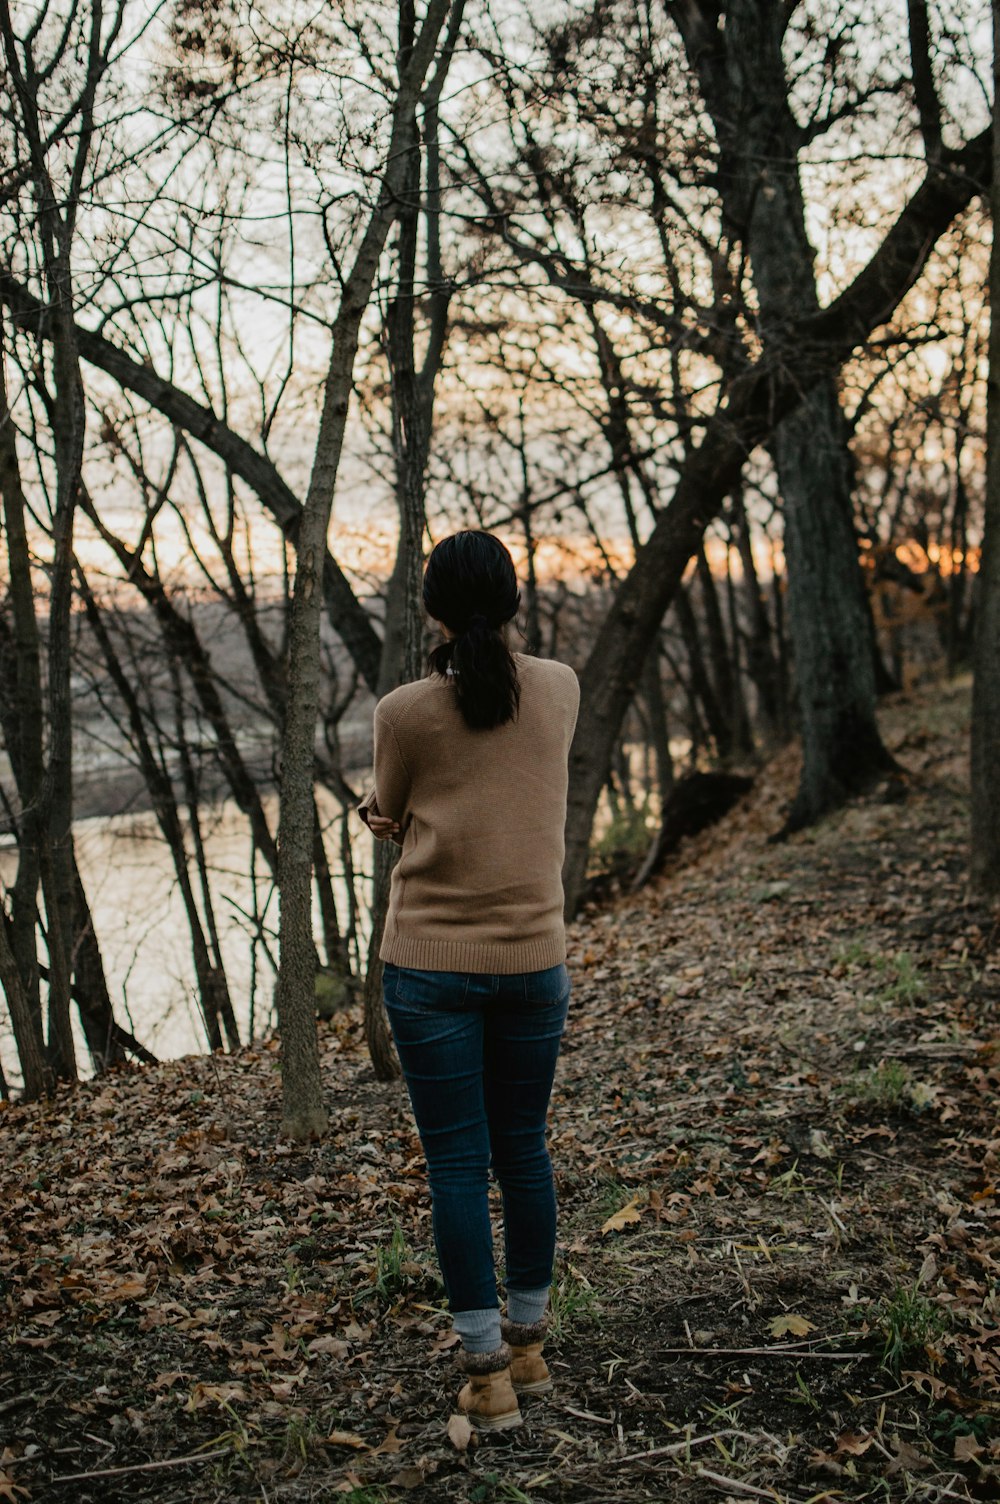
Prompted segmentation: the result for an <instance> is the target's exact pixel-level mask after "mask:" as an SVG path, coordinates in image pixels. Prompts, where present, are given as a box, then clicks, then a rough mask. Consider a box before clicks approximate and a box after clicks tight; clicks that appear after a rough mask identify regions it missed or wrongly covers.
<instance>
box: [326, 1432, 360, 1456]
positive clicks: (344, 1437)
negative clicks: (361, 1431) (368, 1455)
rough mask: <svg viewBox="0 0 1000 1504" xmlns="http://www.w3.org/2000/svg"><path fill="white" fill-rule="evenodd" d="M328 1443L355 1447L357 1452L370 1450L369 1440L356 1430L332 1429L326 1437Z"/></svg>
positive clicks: (335, 1445)
mask: <svg viewBox="0 0 1000 1504" xmlns="http://www.w3.org/2000/svg"><path fill="white" fill-rule="evenodd" d="M326 1444H327V1446H330V1447H353V1448H354V1450H355V1451H356V1452H367V1451H369V1450H370V1448H369V1446H368V1443H367V1441H365V1439H364V1437H363V1436H359V1435H358V1434H357V1432H356V1431H331V1432H330V1434H329V1436H328V1437H326Z"/></svg>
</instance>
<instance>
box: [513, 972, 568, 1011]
mask: <svg viewBox="0 0 1000 1504" xmlns="http://www.w3.org/2000/svg"><path fill="white" fill-rule="evenodd" d="M569 990H570V981H569V972H568V971H567V970H566V967H565V965H561V966H549V967H548V968H547V969H546V970H545V971H529V972H526V973H525V978H524V997H525V1001H526V1002H529V1003H562V1002H565V1001H566V1000H567V998H568V997H569Z"/></svg>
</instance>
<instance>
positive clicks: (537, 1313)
mask: <svg viewBox="0 0 1000 1504" xmlns="http://www.w3.org/2000/svg"><path fill="white" fill-rule="evenodd" d="M548 1303H549V1287H548V1285H543V1286H542V1288H541V1289H540V1290H511V1289H510V1287H509V1286H508V1289H507V1320H508V1321H513V1322H516V1323H517V1325H518V1326H534V1324H535V1322H536V1321H541V1319H542V1317H543V1316H544V1315H545V1310H546V1307H547V1306H548Z"/></svg>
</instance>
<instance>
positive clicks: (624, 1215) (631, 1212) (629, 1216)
mask: <svg viewBox="0 0 1000 1504" xmlns="http://www.w3.org/2000/svg"><path fill="white" fill-rule="evenodd" d="M638 1200H639V1198H638V1197H636V1198H635V1200H633V1201H630V1202H629V1204H628V1206H623V1207H622V1209H621V1211H617V1212H615V1214H614V1216H612V1217H609V1218H608V1220H607V1221H606V1222H605V1224H604V1226H603V1227H602V1228H601V1236H602V1237H603V1236H604V1234H605V1233H609V1232H620V1231H621V1229H622V1228H623V1227H627V1226H628V1224H629V1223H630V1222H638V1221H639V1219H640V1218H641V1216H642V1212H641V1211H640V1210H639V1204H638Z"/></svg>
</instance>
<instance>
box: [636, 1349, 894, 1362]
mask: <svg viewBox="0 0 1000 1504" xmlns="http://www.w3.org/2000/svg"><path fill="white" fill-rule="evenodd" d="M657 1352H659V1353H666V1354H667V1355H668V1356H673V1357H682V1358H829V1359H831V1360H832V1361H833V1362H835V1363H852V1362H854V1361H855V1359H857V1358H863V1357H864V1356H865V1354H864V1353H863V1352H858V1353H823V1352H817V1351H815V1350H814V1349H813V1348H809V1347H659V1348H657Z"/></svg>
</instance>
